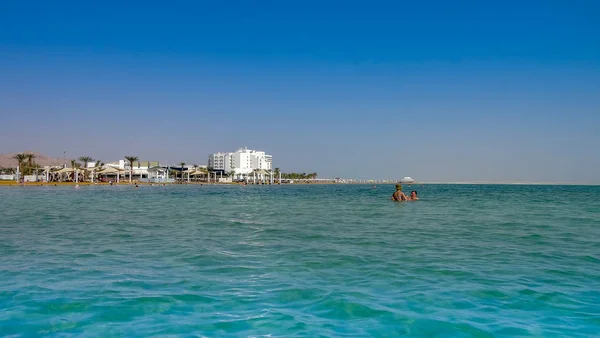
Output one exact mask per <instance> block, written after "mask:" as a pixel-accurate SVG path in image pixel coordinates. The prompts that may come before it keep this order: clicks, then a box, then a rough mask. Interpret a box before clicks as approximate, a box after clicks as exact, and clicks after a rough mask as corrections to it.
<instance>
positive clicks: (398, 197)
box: [392, 183, 408, 202]
mask: <svg viewBox="0 0 600 338" xmlns="http://www.w3.org/2000/svg"><path fill="white" fill-rule="evenodd" d="M392 201H394V202H404V201H408V197H407V196H406V194H404V193H403V192H402V184H400V183H398V184H396V191H395V192H394V194H393V195H392Z"/></svg>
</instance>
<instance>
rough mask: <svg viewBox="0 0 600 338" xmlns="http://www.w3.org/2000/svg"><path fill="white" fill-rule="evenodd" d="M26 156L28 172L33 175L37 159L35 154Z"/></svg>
mask: <svg viewBox="0 0 600 338" xmlns="http://www.w3.org/2000/svg"><path fill="white" fill-rule="evenodd" d="M25 156H26V157H27V168H28V172H29V174H30V175H31V171H32V170H33V167H34V164H35V162H34V159H35V155H34V154H25Z"/></svg>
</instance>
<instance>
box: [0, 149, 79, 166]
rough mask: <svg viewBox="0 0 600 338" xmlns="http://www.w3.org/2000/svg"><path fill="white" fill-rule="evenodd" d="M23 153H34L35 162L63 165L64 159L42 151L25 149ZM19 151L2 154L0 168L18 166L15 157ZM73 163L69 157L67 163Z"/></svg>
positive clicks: (0, 155)
mask: <svg viewBox="0 0 600 338" xmlns="http://www.w3.org/2000/svg"><path fill="white" fill-rule="evenodd" d="M23 153H28V154H34V155H35V163H37V164H39V165H40V166H42V167H43V166H47V165H49V166H62V165H63V159H62V158H57V157H49V156H46V155H44V154H42V153H38V152H35V151H24V152H23ZM16 154H17V153H13V154H0V168H16V167H17V160H15V159H14V158H13V156H15V155H16ZM68 163H71V159H69V158H68V159H67V164H68Z"/></svg>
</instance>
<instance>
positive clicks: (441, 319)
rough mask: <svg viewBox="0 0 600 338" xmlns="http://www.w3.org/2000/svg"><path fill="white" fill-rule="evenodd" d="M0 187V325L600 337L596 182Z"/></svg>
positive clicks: (115, 332) (216, 333)
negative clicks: (410, 195) (406, 197)
mask: <svg viewBox="0 0 600 338" xmlns="http://www.w3.org/2000/svg"><path fill="white" fill-rule="evenodd" d="M404 190H405V191H406V192H410V191H411V190H416V191H418V194H419V196H420V198H421V199H420V200H419V201H413V202H404V203H397V202H391V201H390V197H391V195H392V193H393V191H394V187H393V185H377V186H376V187H372V186H371V185H345V184H338V185H281V186H278V185H273V186H269V185H248V186H237V185H235V186H234V185H210V186H207V185H204V186H200V185H170V186H145V185H144V186H140V187H139V189H135V188H134V187H133V186H130V185H119V186H81V188H80V189H78V190H76V189H74V187H73V186H58V187H55V186H43V187H41V186H40V187H2V188H0V336H3V337H37V336H59V337H70V336H83V337H150V336H153V337H403V336H414V337H514V336H522V337H591V336H596V337H598V336H600V186H558V185H555V186H550V185H412V186H410V187H409V186H404Z"/></svg>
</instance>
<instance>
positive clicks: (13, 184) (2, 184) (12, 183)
mask: <svg viewBox="0 0 600 338" xmlns="http://www.w3.org/2000/svg"><path fill="white" fill-rule="evenodd" d="M136 183H137V184H138V185H148V186H149V185H150V183H147V182H133V183H131V184H130V183H129V182H120V183H119V184H114V183H113V184H114V185H117V186H122V185H124V186H127V185H134V184H136ZM77 184H78V185H80V186H90V185H101V186H104V185H106V186H110V183H108V182H97V183H90V182H79V183H75V182H49V183H42V182H26V183H25V186H26V187H40V186H75V185H77ZM164 184H165V185H166V186H179V185H242V184H240V183H232V182H210V183H207V182H190V183H164ZM393 184H395V183H363V182H361V183H353V182H348V183H336V182H314V183H282V184H277V183H274V184H272V185H286V186H287V185H294V186H296V185H393ZM155 185H157V186H162V185H163V183H155ZM248 185H271V184H248ZM402 185H405V186H412V185H414V186H420V185H536V186H600V183H574V182H415V183H412V184H407V183H403V184H402ZM20 186H21V185H20V184H19V183H17V182H15V181H0V187H20Z"/></svg>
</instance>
